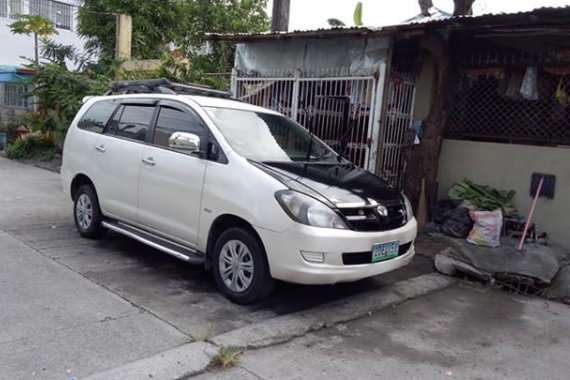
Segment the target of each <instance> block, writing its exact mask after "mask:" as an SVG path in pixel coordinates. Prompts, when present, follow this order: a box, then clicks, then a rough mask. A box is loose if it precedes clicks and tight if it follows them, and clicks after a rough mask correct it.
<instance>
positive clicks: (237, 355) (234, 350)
mask: <svg viewBox="0 0 570 380" xmlns="http://www.w3.org/2000/svg"><path fill="white" fill-rule="evenodd" d="M242 355H243V349H242V348H240V347H235V346H222V347H220V348H219V349H218V352H217V353H216V355H214V356H213V357H212V359H211V360H210V364H208V369H209V370H210V371H214V370H224V369H228V368H232V367H235V366H236V365H238V364H239V362H240V361H241V357H242Z"/></svg>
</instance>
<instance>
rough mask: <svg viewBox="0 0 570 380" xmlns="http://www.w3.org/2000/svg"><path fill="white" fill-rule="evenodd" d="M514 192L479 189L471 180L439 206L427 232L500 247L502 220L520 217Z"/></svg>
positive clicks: (457, 186)
mask: <svg viewBox="0 0 570 380" xmlns="http://www.w3.org/2000/svg"><path fill="white" fill-rule="evenodd" d="M515 194H516V193H515V191H513V190H511V191H502V190H497V189H493V188H491V187H490V186H484V185H478V184H476V183H473V182H471V181H470V180H468V179H464V180H463V181H461V182H457V183H455V184H454V185H453V186H452V187H451V188H450V189H449V193H448V196H449V199H446V200H442V201H439V202H437V203H436V205H435V207H434V210H433V218H432V220H433V223H432V224H431V225H429V226H428V231H431V232H442V233H443V234H445V235H447V236H450V237H454V238H459V239H467V241H468V242H469V243H472V244H475V245H481V246H486V247H498V246H500V245H501V233H502V232H504V229H503V218H504V217H512V216H516V215H517V209H516V208H515V207H514V205H513V197H514V196H515Z"/></svg>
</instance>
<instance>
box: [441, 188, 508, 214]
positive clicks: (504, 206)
mask: <svg viewBox="0 0 570 380" xmlns="http://www.w3.org/2000/svg"><path fill="white" fill-rule="evenodd" d="M515 194H516V192H515V191H514V190H511V191H502V190H497V189H493V188H492V187H490V186H485V185H478V184H476V183H473V182H471V181H470V180H468V179H464V180H463V181H461V182H457V183H455V184H453V186H451V188H450V189H449V193H448V196H449V198H450V199H452V200H457V201H463V200H466V201H469V202H471V203H472V204H473V205H474V206H475V207H477V208H478V209H480V210H497V209H501V210H502V211H503V214H504V215H514V214H516V213H517V210H516V208H515V206H514V205H513V203H512V202H513V198H514V196H515Z"/></svg>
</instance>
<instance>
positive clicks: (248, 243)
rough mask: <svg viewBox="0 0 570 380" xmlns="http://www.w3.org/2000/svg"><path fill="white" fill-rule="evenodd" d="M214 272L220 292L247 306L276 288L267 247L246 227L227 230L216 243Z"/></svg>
mask: <svg viewBox="0 0 570 380" xmlns="http://www.w3.org/2000/svg"><path fill="white" fill-rule="evenodd" d="M212 258H213V271H214V278H215V280H216V284H217V285H218V288H219V289H220V291H221V292H222V293H223V294H224V295H225V296H226V297H228V298H229V299H230V300H232V301H233V302H235V303H238V304H241V305H245V304H251V303H254V302H257V301H261V300H262V299H264V298H266V297H267V296H268V295H269V294H271V292H272V291H273V289H274V287H275V280H273V278H271V275H270V273H269V265H268V263H267V257H266V254H265V249H264V248H263V245H262V244H261V242H260V241H259V240H258V239H257V237H255V236H253V234H252V233H251V232H249V231H247V230H246V229H243V228H239V227H234V228H230V229H228V230H226V231H225V232H223V233H222V234H221V235H220V236H219V237H218V240H217V241H216V244H215V245H214V252H213V257H212Z"/></svg>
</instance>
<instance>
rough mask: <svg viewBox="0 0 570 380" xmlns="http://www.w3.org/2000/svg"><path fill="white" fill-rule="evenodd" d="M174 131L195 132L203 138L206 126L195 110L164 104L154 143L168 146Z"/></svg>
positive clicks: (157, 123)
mask: <svg viewBox="0 0 570 380" xmlns="http://www.w3.org/2000/svg"><path fill="white" fill-rule="evenodd" d="M174 132H189V133H194V134H196V135H198V136H199V137H201V138H202V136H203V133H204V126H203V124H202V120H201V119H200V117H199V116H198V115H196V114H194V113H193V112H192V113H191V112H189V111H188V112H185V111H181V110H178V109H176V108H171V107H165V106H163V107H161V108H160V112H159V114H158V119H157V121H156V129H155V132H154V139H153V143H154V144H156V145H160V146H164V147H168V140H169V138H170V135H171V134H173V133H174Z"/></svg>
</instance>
